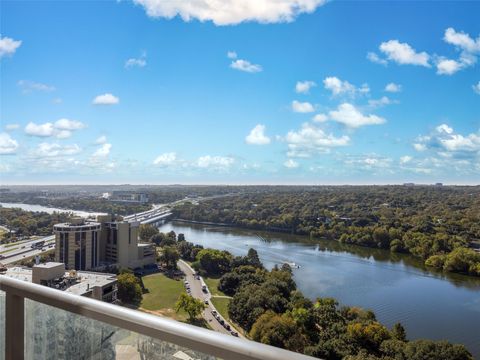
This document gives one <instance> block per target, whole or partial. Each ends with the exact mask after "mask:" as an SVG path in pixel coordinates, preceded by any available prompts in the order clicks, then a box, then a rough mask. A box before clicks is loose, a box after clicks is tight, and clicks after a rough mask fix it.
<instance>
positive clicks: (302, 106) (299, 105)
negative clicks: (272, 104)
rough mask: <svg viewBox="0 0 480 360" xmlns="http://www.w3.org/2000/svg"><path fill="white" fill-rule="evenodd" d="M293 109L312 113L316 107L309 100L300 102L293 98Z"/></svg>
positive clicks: (298, 111)
mask: <svg viewBox="0 0 480 360" xmlns="http://www.w3.org/2000/svg"><path fill="white" fill-rule="evenodd" d="M292 110H293V111H294V112H297V113H311V112H314V111H315V108H314V107H313V105H312V104H310V103H309V102H300V101H297V100H293V101H292Z"/></svg>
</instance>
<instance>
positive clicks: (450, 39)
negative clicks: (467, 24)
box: [436, 28, 480, 75]
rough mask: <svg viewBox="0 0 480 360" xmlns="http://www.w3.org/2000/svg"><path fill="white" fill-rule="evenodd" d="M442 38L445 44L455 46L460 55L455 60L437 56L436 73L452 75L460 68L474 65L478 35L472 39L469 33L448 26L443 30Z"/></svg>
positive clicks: (477, 51) (479, 38)
mask: <svg viewBox="0 0 480 360" xmlns="http://www.w3.org/2000/svg"><path fill="white" fill-rule="evenodd" d="M443 40H444V41H445V42H446V43H447V44H450V45H453V46H455V49H456V50H457V51H459V52H460V56H459V58H458V59H457V60H454V59H448V58H446V57H444V56H437V57H436V66H437V74H439V75H453V74H455V73H456V72H458V71H460V70H463V69H466V68H468V67H470V66H473V65H475V63H476V62H477V57H478V54H479V53H480V36H479V37H478V38H477V39H476V40H474V39H473V38H471V37H470V35H469V34H466V33H464V32H457V31H456V30H455V29H453V28H448V29H446V30H445V34H444V36H443Z"/></svg>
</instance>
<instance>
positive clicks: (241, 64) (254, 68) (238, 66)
mask: <svg viewBox="0 0 480 360" xmlns="http://www.w3.org/2000/svg"><path fill="white" fill-rule="evenodd" d="M230 67H231V68H232V69H235V70H240V71H244V72H249V73H257V72H260V71H262V70H263V69H262V66H261V65H258V64H252V63H251V62H250V61H248V60H242V59H237V60H234V61H232V63H231V64H230Z"/></svg>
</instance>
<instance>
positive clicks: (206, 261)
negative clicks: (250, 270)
mask: <svg viewBox="0 0 480 360" xmlns="http://www.w3.org/2000/svg"><path fill="white" fill-rule="evenodd" d="M197 261H198V262H199V265H200V267H201V268H202V269H203V270H205V272H206V273H207V274H210V275H222V274H224V273H226V272H227V271H229V270H230V263H231V261H232V255H231V254H230V253H229V252H228V251H221V250H216V249H203V250H201V251H200V252H199V253H198V254H197Z"/></svg>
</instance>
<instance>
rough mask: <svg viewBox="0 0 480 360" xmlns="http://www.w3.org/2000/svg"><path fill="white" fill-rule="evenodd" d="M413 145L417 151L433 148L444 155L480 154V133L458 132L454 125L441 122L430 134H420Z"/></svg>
mask: <svg viewBox="0 0 480 360" xmlns="http://www.w3.org/2000/svg"><path fill="white" fill-rule="evenodd" d="M413 146H414V148H415V149H416V150H417V151H425V150H433V151H435V152H437V154H439V155H441V156H444V157H445V156H446V157H451V156H454V155H455V156H456V155H460V154H462V156H471V155H472V154H473V155H474V156H477V155H480V133H477V134H475V133H471V134H468V135H462V134H457V133H455V131H454V129H453V128H452V127H450V126H448V125H447V124H441V125H439V126H437V127H436V128H435V129H434V131H432V132H431V133H430V134H429V135H426V136H419V137H418V138H417V139H416V141H415V143H414V145H413ZM469 154H470V155H469Z"/></svg>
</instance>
